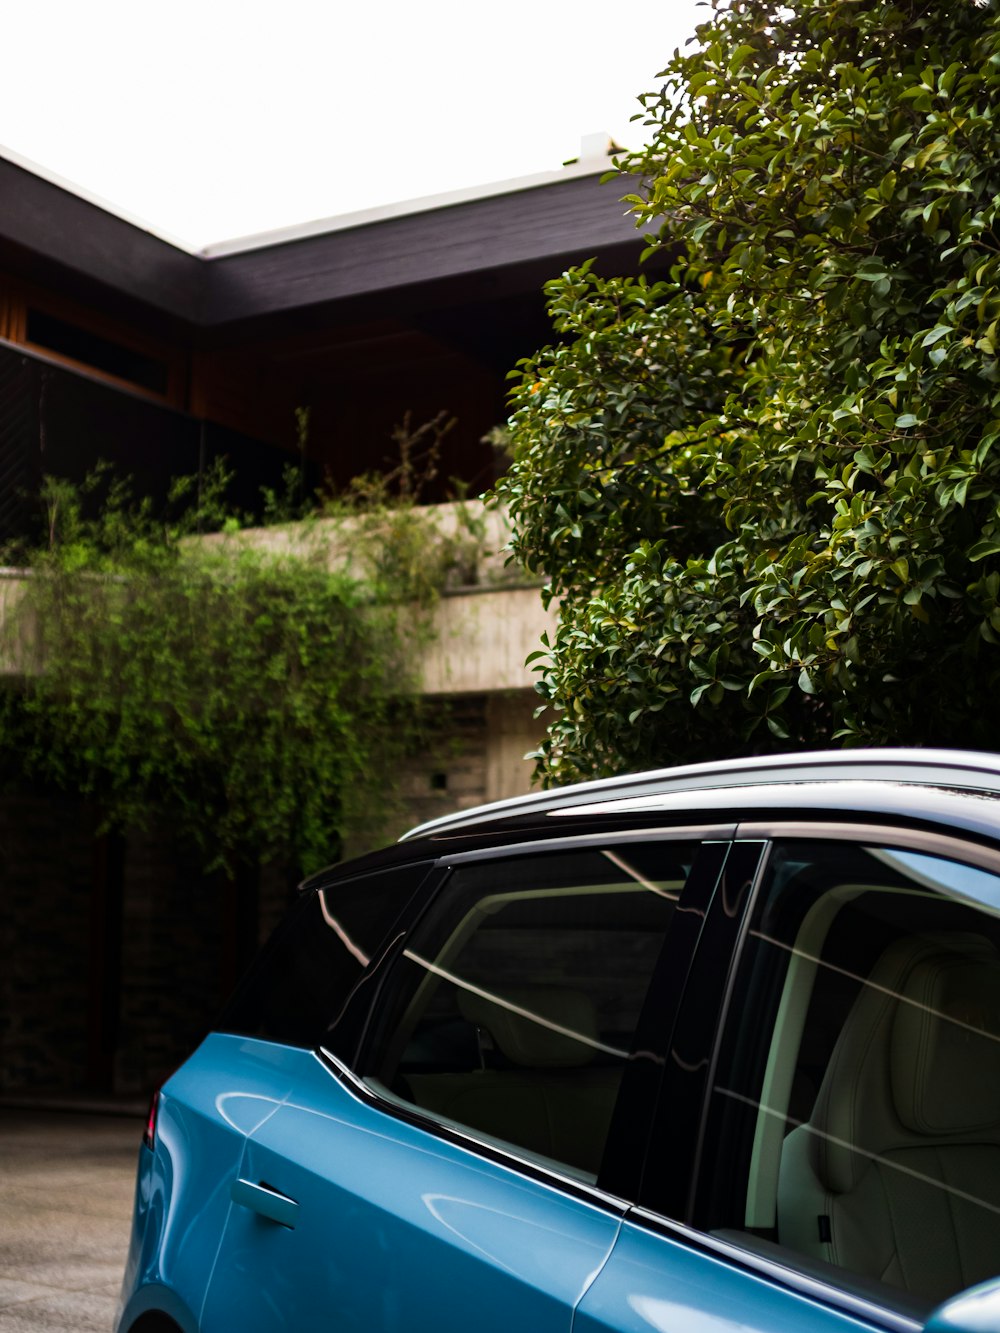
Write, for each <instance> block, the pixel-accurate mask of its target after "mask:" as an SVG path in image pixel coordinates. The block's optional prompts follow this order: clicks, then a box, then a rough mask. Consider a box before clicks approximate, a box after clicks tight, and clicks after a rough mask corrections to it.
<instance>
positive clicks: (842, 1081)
mask: <svg viewBox="0 0 1000 1333" xmlns="http://www.w3.org/2000/svg"><path fill="white" fill-rule="evenodd" d="M996 904H1000V878H998V877H997V876H996V875H993V874H991V873H989V872H988V871H986V870H984V869H982V868H979V867H976V866H974V865H971V864H969V865H966V864H964V863H962V862H960V861H959V860H957V859H956V860H952V859H949V858H946V857H938V856H931V855H927V854H925V853H923V852H917V851H906V850H899V849H894V848H889V847H878V846H866V847H862V846H858V845H855V844H851V843H847V842H828V843H822V842H817V843H804V842H788V843H787V844H785V845H777V846H776V847H775V848H774V849H773V852H772V856H771V859H770V862H769V867H768V872H767V880H766V883H765V885H764V887H763V891H762V893H761V894H760V896H759V897H758V900H757V904H756V907H755V909H754V912H753V915H752V918H751V921H750V925H749V931H748V934H747V937H746V940H745V944H744V948H743V955H742V959H741V962H740V966H739V969H738V973H737V977H736V982H735V989H734V993H733V1000H732V1003H731V1004H730V1006H729V1019H728V1024H727V1029H726V1032H725V1034H724V1038H723V1043H722V1047H721V1051H720V1058H719V1063H718V1066H717V1068H716V1071H715V1075H714V1078H713V1080H712V1086H711V1093H710V1098H709V1105H708V1114H707V1121H706V1125H705V1132H704V1145H705V1147H704V1150H703V1154H702V1164H701V1170H700V1178H699V1190H698V1195H697V1203H696V1218H695V1220H696V1221H698V1222H699V1223H700V1224H701V1225H702V1226H704V1227H706V1228H708V1229H709V1230H712V1231H715V1232H722V1233H724V1234H725V1235H727V1236H728V1237H730V1238H733V1239H736V1240H738V1241H739V1242H740V1243H742V1244H746V1245H750V1246H753V1247H756V1248H758V1249H763V1250H765V1251H766V1252H768V1253H770V1254H771V1255H772V1257H774V1256H777V1257H779V1258H781V1259H782V1260H783V1261H785V1262H788V1263H792V1264H794V1265H796V1266H798V1267H800V1268H805V1269H807V1270H810V1271H812V1272H814V1273H819V1274H820V1275H822V1276H824V1277H826V1278H828V1279H832V1280H834V1281H836V1282H837V1283H838V1284H840V1285H843V1286H844V1287H847V1288H849V1289H853V1290H855V1291H856V1292H859V1293H861V1294H865V1295H871V1294H872V1292H873V1291H875V1292H877V1294H878V1297H879V1299H881V1300H882V1301H883V1302H884V1303H890V1304H891V1303H894V1302H897V1300H898V1302H899V1303H907V1302H908V1303H909V1304H910V1305H911V1306H912V1304H913V1303H916V1305H917V1307H918V1308H929V1307H931V1306H933V1305H935V1304H937V1303H939V1302H940V1301H942V1300H944V1299H945V1298H946V1297H947V1296H949V1295H951V1294H953V1293H955V1292H957V1291H960V1290H962V1289H964V1288H965V1287H968V1286H969V1285H971V1284H972V1283H974V1282H978V1281H981V1280H983V1279H985V1278H988V1277H991V1276H994V1275H995V1274H997V1273H998V1272H1000V917H998V912H997V907H996Z"/></svg>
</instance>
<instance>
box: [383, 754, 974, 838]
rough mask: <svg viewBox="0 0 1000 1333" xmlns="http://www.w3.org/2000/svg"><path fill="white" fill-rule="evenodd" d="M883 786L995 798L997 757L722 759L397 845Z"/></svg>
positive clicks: (419, 830)
mask: <svg viewBox="0 0 1000 1333" xmlns="http://www.w3.org/2000/svg"><path fill="white" fill-rule="evenodd" d="M851 779H853V780H860V781H865V782H888V783H896V784H906V785H911V786H923V787H934V788H945V789H957V790H961V791H979V792H986V793H990V794H994V795H1000V755H997V754H989V753H986V752H980V751H974V750H922V749H915V748H913V749H909V748H907V749H904V748H894V749H869V750H862V749H858V750H816V751H809V752H804V753H802V754H785V755H769V756H764V757H762V758H749V759H726V760H718V761H713V762H710V763H702V764H684V765H681V766H679V767H676V768H664V769H656V770H654V771H652V772H649V773H639V774H628V775H625V776H623V777H616V778H601V779H598V780H597V781H595V782H582V783H577V784H575V785H573V786H567V787H557V788H554V789H552V790H550V791H543V792H533V793H531V794H530V795H528V796H517V797H512V798H510V799H508V800H505V801H494V802H493V803H491V804H489V805H481V806H477V807H475V808H474V809H470V810H460V811H456V812H455V813H453V814H449V815H442V816H440V817H439V818H437V819H432V820H429V821H428V822H426V823H424V824H419V825H417V827H416V828H413V829H410V830H409V831H408V832H407V833H404V834H403V836H402V838H400V842H407V841H409V840H411V839H415V838H424V837H435V836H439V835H442V834H450V833H452V832H456V833H457V832H459V831H461V830H466V829H469V828H471V827H473V826H475V825H486V824H490V823H493V822H496V821H498V820H502V819H514V818H519V817H523V816H540V817H544V816H548V815H553V814H572V813H574V812H576V813H583V811H579V810H577V809H576V808H577V807H580V806H587V807H589V810H588V813H591V812H594V813H596V811H597V810H598V808H599V809H600V811H601V813H609V814H610V813H613V812H614V811H615V810H621V811H622V812H623V813H624V812H625V811H627V810H629V809H631V808H633V807H635V808H638V809H642V808H643V806H654V805H656V804H658V803H659V802H660V801H661V800H662V805H663V808H664V809H666V808H668V802H667V800H666V799H665V798H667V797H669V796H671V795H674V794H677V795H679V794H681V793H693V792H697V791H707V790H724V789H731V788H734V787H750V786H756V785H760V784H763V785H767V786H771V785H774V784H779V783H780V784H787V783H821V782H842V781H844V780H851Z"/></svg>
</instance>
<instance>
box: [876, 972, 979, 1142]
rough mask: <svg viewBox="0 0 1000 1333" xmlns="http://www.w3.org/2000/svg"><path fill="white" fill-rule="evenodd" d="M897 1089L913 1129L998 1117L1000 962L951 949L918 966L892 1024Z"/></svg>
mask: <svg viewBox="0 0 1000 1333" xmlns="http://www.w3.org/2000/svg"><path fill="white" fill-rule="evenodd" d="M892 1092H893V1101H894V1102H895V1105H896V1114H897V1115H898V1116H899V1118H900V1121H901V1122H902V1123H903V1125H904V1126H905V1127H906V1128H907V1129H909V1130H912V1131H913V1133H914V1134H925V1135H930V1136H940V1135H949V1134H968V1133H971V1132H972V1131H974V1130H981V1129H986V1128H988V1127H989V1126H991V1125H995V1124H997V1122H998V1121H1000V966H998V965H997V964H996V963H994V962H989V961H980V960H972V959H967V958H959V957H957V956H956V955H951V956H950V957H949V956H947V955H946V956H939V957H937V958H929V959H926V960H925V961H924V962H922V963H918V964H917V965H916V966H915V967H914V968H913V970H912V971H911V972H910V974H909V976H908V977H907V979H906V985H905V987H904V989H903V994H902V996H901V997H900V1002H899V1005H898V1007H897V1010H896V1018H895V1022H894V1024H893V1034H892Z"/></svg>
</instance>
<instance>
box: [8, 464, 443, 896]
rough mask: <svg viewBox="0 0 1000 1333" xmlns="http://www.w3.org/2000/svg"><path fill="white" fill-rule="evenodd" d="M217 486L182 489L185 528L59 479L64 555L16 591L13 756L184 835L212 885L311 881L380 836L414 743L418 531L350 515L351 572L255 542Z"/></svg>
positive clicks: (43, 560)
mask: <svg viewBox="0 0 1000 1333" xmlns="http://www.w3.org/2000/svg"><path fill="white" fill-rule="evenodd" d="M216 481H217V483H218V484H215V485H209V486H203V487H202V490H201V492H200V493H196V492H195V490H194V487H193V485H192V483H191V482H190V481H182V482H180V483H179V484H178V485H177V486H176V487H175V490H174V494H173V496H172V501H173V505H172V511H173V516H172V517H168V518H164V517H163V516H162V515H160V514H157V513H156V512H155V511H154V508H153V506H152V505H151V504H150V503H149V502H148V501H147V500H137V499H136V498H134V497H133V495H132V494H131V491H130V489H129V486H128V484H127V483H125V482H122V481H120V480H119V481H109V478H108V477H107V476H103V477H101V476H98V477H95V478H94V479H93V481H92V482H91V483H89V485H88V488H85V492H86V490H87V489H93V487H94V486H98V487H99V488H102V489H104V491H105V492H106V493H105V494H103V496H102V499H101V503H100V504H99V505H97V506H94V505H93V504H92V503H91V501H92V499H93V497H92V496H88V495H87V494H86V493H81V492H80V491H78V490H76V489H74V488H73V487H71V486H68V485H66V484H64V483H60V482H50V483H49V484H48V486H47V491H46V497H45V498H46V501H47V505H48V515H49V533H48V541H47V542H46V543H45V545H44V546H43V548H42V549H39V550H35V551H34V552H31V553H30V575H29V576H28V577H26V578H23V579H19V580H18V581H17V582H16V583H15V584H8V588H13V589H14V595H13V596H11V595H10V594H8V599H7V601H8V615H7V616H6V617H5V622H4V623H5V636H4V643H3V648H4V654H5V657H6V658H7V662H8V665H9V666H10V665H13V666H15V667H16V668H18V672H17V674H16V675H15V676H13V677H11V676H8V680H7V688H6V689H4V690H3V691H2V692H0V742H2V744H0V755H2V760H3V767H4V769H5V771H6V773H7V775H8V777H16V778H17V779H19V780H21V781H23V780H25V779H28V780H31V781H33V782H36V783H40V784H43V785H45V786H49V787H55V788H57V789H59V790H63V791H68V792H72V793H76V794H79V795H83V796H85V797H88V798H91V799H92V800H93V801H94V802H95V803H96V804H97V805H98V807H99V809H100V810H101V811H102V814H103V817H104V820H105V823H106V824H107V826H109V827H115V828H122V829H127V828H129V827H134V826H141V825H142V824H144V823H145V822H147V821H148V820H149V819H150V818H151V817H154V816H159V817H161V818H162V817H165V818H167V819H169V820H170V822H171V824H172V825H173V826H174V828H175V829H176V830H177V832H178V833H179V834H180V835H182V836H183V837H186V838H188V839H191V840H192V841H193V842H194V843H195V844H196V845H197V846H198V847H199V848H200V849H201V852H202V855H203V858H204V862H205V865H206V867H207V868H213V867H222V868H223V869H225V870H227V871H229V872H231V873H232V872H234V871H235V870H236V868H237V867H238V866H240V865H241V864H242V865H254V864H257V863H260V862H266V861H272V860H277V861H279V862H281V863H283V864H286V865H289V866H291V867H293V868H297V869H299V870H309V869H313V868H315V867H316V866H317V865H318V864H324V863H327V862H329V861H330V860H332V859H335V857H336V855H337V851H338V842H339V839H340V838H341V837H343V836H345V835H349V836H352V837H353V838H354V840H355V842H357V841H358V840H359V839H364V837H365V835H366V834H368V835H369V836H371V835H372V834H373V833H375V832H377V831H379V823H380V820H383V819H384V818H385V817H386V814H387V810H388V806H387V800H388V798H389V794H390V792H391V789H392V774H393V772H394V771H395V769H396V767H397V765H398V761H399V758H400V756H401V755H402V754H403V753H404V751H405V750H406V747H407V745H408V744H410V743H412V741H413V739H414V736H415V727H416V724H417V699H416V695H415V693H414V692H413V689H412V688H411V687H412V686H413V683H414V682H413V680H412V678H411V677H412V666H411V665H409V664H412V661H413V649H414V647H415V644H416V643H417V642H418V640H419V635H420V623H421V617H420V611H419V607H418V606H417V605H415V604H414V602H413V601H409V602H406V603H404V600H403V599H404V598H409V597H412V595H413V593H414V589H413V587H412V586H411V584H410V582H408V581H407V580H408V579H409V578H410V572H411V571H410V564H409V563H408V561H407V560H406V559H404V556H403V555H401V554H400V553H401V552H403V553H404V555H405V554H407V553H409V552H411V551H412V550H413V549H415V545H416V537H415V534H414V531H413V527H414V525H413V523H412V522H407V513H406V512H405V510H401V509H400V508H398V507H396V508H393V509H391V510H389V509H386V508H385V507H384V506H381V507H380V506H379V505H374V506H369V507H368V508H367V509H366V510H365V512H364V513H363V514H357V513H354V514H353V515H352V521H353V523H354V529H353V532H352V547H353V550H352V555H353V556H354V559H353V562H352V564H351V566H350V568H346V569H345V568H344V565H343V561H342V560H339V559H333V560H331V558H330V555H331V553H330V549H329V543H328V541H327V540H325V539H324V537H323V532H324V529H322V528H321V526H319V525H317V526H315V527H314V528H312V529H311V530H310V528H309V526H308V525H306V527H305V528H304V529H303V528H301V527H300V528H298V529H297V530H296V540H295V542H294V543H292V544H289V543H288V542H285V543H283V544H281V545H278V544H276V543H271V544H270V545H269V544H268V543H267V542H266V541H265V542H261V541H253V540H247V539H246V534H245V533H241V532H240V530H239V528H238V525H237V524H236V523H235V522H234V521H233V520H232V518H231V517H230V518H228V519H227V517H226V510H225V507H224V503H223V500H222V496H221V491H222V490H223V489H224V481H225V479H224V478H221V477H220V478H217V479H216ZM88 515H89V516H88ZM200 528H208V529H213V528H216V529H221V531H220V532H219V533H218V534H217V535H216V536H213V537H211V538H208V539H200V538H197V537H195V536H193V534H194V533H195V532H196V531H197V530H198V529H200ZM423 542H424V550H425V553H426V551H427V549H428V541H427V536H426V533H425V534H424V537H423ZM430 546H431V548H432V547H433V543H430ZM366 552H367V553H368V555H369V556H370V558H369V559H367V560H366V559H365V553H366ZM21 558H22V559H24V556H23V554H22V556H21ZM15 603H16V606H15Z"/></svg>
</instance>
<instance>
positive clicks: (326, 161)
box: [0, 0, 709, 248]
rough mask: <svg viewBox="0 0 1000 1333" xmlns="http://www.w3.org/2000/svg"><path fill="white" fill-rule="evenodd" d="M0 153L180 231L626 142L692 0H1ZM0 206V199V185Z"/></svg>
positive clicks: (346, 203)
mask: <svg viewBox="0 0 1000 1333" xmlns="http://www.w3.org/2000/svg"><path fill="white" fill-rule="evenodd" d="M0 12H2V32H3V37H2V42H3V51H4V61H3V75H2V77H0V145H2V146H3V147H0V154H2V152H3V148H7V149H10V150H12V152H13V153H14V154H17V155H18V156H20V157H22V158H27V159H29V160H30V161H32V162H36V163H38V164H40V165H41V166H42V167H44V168H45V169H47V170H48V171H49V172H52V173H55V174H56V175H58V176H61V177H63V178H64V179H66V180H67V181H70V182H73V183H75V184H77V185H79V186H81V187H83V188H84V189H85V190H86V191H88V192H89V193H90V194H92V195H97V196H99V197H100V198H102V199H103V200H105V201H106V202H107V203H108V204H110V205H111V206H112V207H113V208H115V209H117V210H118V211H120V212H123V213H126V214H128V215H131V216H132V217H135V218H139V219H142V220H144V221H145V222H147V223H148V224H149V225H150V226H151V227H152V228H153V229H155V230H157V231H159V232H161V233H163V234H165V235H169V236H172V237H176V238H177V239H178V240H180V241H182V242H184V243H185V244H187V245H189V246H191V247H192V248H199V247H201V246H202V245H205V244H208V243H210V242H212V241H220V240H224V239H229V238H232V237H235V236H245V235H250V234H253V233H255V232H260V231H265V230H269V229H271V228H275V227H283V226H287V225H290V224H294V223H299V222H306V221H310V220H313V219H316V218H323V217H332V216H336V215H338V214H343V213H350V212H355V211H358V210H362V209H369V208H375V207H378V206H380V205H384V204H388V203H394V202H398V201H400V200H406V199H413V198H418V197H420V196H423V195H433V194H440V193H444V192H446V191H450V190H454V189H461V188H465V187H468V186H476V185H480V184H487V183H490V182H495V181H501V180H507V179H510V178H512V177H518V176H524V175H530V174H533V173H535V172H539V171H547V170H550V169H554V168H557V167H558V166H559V165H560V163H562V162H563V161H564V160H565V159H567V158H570V157H575V156H576V155H577V153H578V151H579V146H580V139H581V136H583V135H585V134H593V133H596V132H598V131H601V130H607V131H609V132H610V133H611V135H612V136H613V137H614V138H615V139H616V141H617V142H619V143H624V144H627V145H629V146H632V145H635V144H637V143H638V142H639V141H640V140H641V137H642V130H641V128H640V127H639V126H637V125H636V126H630V124H629V118H630V117H631V115H632V114H633V113H634V112H636V111H638V110H639V107H638V104H637V102H636V98H637V96H638V94H639V93H640V92H643V91H646V90H648V89H651V88H654V87H655V86H656V77H655V76H656V74H657V73H658V71H659V70H660V69H661V68H662V66H663V65H664V64H665V63H666V61H667V59H668V58H669V56H670V54H671V52H672V51H673V50H674V48H675V47H676V46H678V45H682V44H683V43H684V42H685V41H686V39H687V38H688V37H690V36H691V35H693V33H694V28H695V24H696V23H697V22H701V21H703V20H704V18H706V17H707V15H708V12H709V11H708V10H707V9H706V8H698V9H696V0H615V2H614V3H599V2H598V0H505V3H502V4H496V3H493V4H489V5H486V4H483V3H481V0H480V2H479V3H477V0H424V3H422V4H405V3H401V0H380V2H375V3H373V0H352V2H351V3H348V0H268V3H262V0H170V3H169V4H167V3H163V0H21V2H20V3H15V0H8V3H7V4H5V5H3V7H2V11H0ZM0 207H2V200H0Z"/></svg>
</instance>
